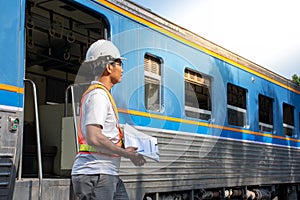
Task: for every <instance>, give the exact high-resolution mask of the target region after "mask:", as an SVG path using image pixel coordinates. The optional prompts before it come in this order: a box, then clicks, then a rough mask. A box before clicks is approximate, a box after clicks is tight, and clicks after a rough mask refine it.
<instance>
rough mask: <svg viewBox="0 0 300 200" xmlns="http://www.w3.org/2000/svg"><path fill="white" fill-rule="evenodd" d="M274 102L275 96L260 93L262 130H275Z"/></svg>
mask: <svg viewBox="0 0 300 200" xmlns="http://www.w3.org/2000/svg"><path fill="white" fill-rule="evenodd" d="M273 104H274V99H273V98H271V97H268V96H265V95H262V94H259V95H258V126H259V131H261V132H270V133H271V132H273V131H274V116H273ZM265 119H267V120H265Z"/></svg>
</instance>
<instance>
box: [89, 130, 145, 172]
mask: <svg viewBox="0 0 300 200" xmlns="http://www.w3.org/2000/svg"><path fill="white" fill-rule="evenodd" d="M86 141H87V143H88V144H89V145H91V146H92V147H94V148H95V149H96V150H97V151H100V152H102V153H108V154H117V155H119V156H121V157H125V158H129V159H130V160H131V162H132V163H133V164H134V165H136V166H141V165H144V163H145V162H146V160H145V159H144V157H143V156H142V155H141V154H138V153H137V151H136V150H137V148H136V147H128V148H126V149H123V148H120V147H118V146H117V145H115V144H113V143H112V142H111V141H110V140H109V139H108V138H107V137H106V136H105V135H103V134H102V128H101V126H99V125H87V126H86Z"/></svg>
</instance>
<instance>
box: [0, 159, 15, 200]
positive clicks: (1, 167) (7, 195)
mask: <svg viewBox="0 0 300 200" xmlns="http://www.w3.org/2000/svg"><path fill="white" fill-rule="evenodd" d="M13 157H14V156H13V155H10V154H0V200H4V199H12V192H13V191H12V188H13V185H14V180H15V172H16V170H15V168H14V165H13Z"/></svg>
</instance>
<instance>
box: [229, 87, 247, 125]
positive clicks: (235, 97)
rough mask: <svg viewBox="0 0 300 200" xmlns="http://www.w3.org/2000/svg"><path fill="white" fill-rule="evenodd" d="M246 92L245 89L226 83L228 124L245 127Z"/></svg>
mask: <svg viewBox="0 0 300 200" xmlns="http://www.w3.org/2000/svg"><path fill="white" fill-rule="evenodd" d="M246 94H247V90H246V89H244V88H241V87H239V86H236V85H233V84H230V83H228V85H227V115H228V124H230V125H234V126H241V127H246V123H247V108H246Z"/></svg>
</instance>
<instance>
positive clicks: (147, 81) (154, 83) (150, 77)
mask: <svg viewBox="0 0 300 200" xmlns="http://www.w3.org/2000/svg"><path fill="white" fill-rule="evenodd" d="M147 63H149V65H147ZM162 65H163V59H162V58H160V57H158V56H155V55H153V54H150V53H146V54H145V55H144V106H145V108H146V110H148V111H152V112H161V111H162V107H163V106H162V96H163V95H162ZM151 87H152V88H151ZM151 89H152V90H153V89H154V90H156V91H158V92H157V93H158V94H157V95H156V97H155V98H154V99H153V98H152V102H150V101H149V100H150V99H151V98H148V97H149V94H150V93H151V92H150V90H151Z"/></svg>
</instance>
